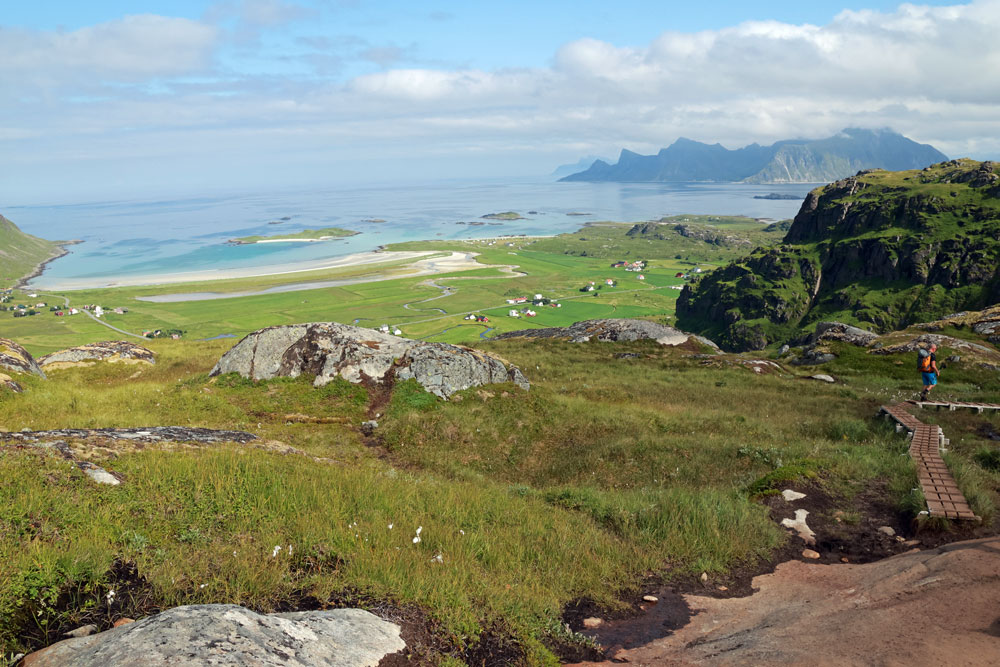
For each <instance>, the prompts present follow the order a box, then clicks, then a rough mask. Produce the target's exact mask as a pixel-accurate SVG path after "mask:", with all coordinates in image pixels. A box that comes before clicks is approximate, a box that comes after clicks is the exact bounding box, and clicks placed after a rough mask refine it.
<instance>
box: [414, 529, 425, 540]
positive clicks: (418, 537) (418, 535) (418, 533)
mask: <svg viewBox="0 0 1000 667" xmlns="http://www.w3.org/2000/svg"><path fill="white" fill-rule="evenodd" d="M423 529H424V527H423V526H417V535H416V537H414V538H413V543H414V544H420V533H421V531H423Z"/></svg>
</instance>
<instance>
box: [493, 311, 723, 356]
mask: <svg viewBox="0 0 1000 667" xmlns="http://www.w3.org/2000/svg"><path fill="white" fill-rule="evenodd" d="M505 338H565V339H567V340H568V341H569V342H571V343H585V342H587V341H589V340H597V341H601V342H604V343H607V342H627V341H635V340H655V341H656V342H657V343H659V344H660V345H667V346H671V347H672V346H676V345H683V344H684V343H687V342H689V341H691V342H697V343H700V344H701V345H704V346H706V347H710V348H712V349H713V350H715V351H718V350H719V348H718V346H717V345H716V344H715V343H713V342H712V341H710V340H709V339H707V338H704V337H702V336H696V335H695V334H690V333H687V332H685V331H681V330H680V329H675V328H674V327H670V326H667V325H665V324H657V323H656V322H649V321H647V320H631V319H625V318H618V319H604V320H584V321H583V322H576V323H574V324H572V325H570V326H568V327H550V328H547V329H522V330H519V331H509V332H507V333H503V334H500V335H498V336H496V337H495V339H494V340H503V339H505Z"/></svg>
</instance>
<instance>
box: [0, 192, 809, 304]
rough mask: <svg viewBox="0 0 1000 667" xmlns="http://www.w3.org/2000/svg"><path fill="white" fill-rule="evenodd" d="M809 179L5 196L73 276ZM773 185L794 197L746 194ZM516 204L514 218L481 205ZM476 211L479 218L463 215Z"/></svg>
mask: <svg viewBox="0 0 1000 667" xmlns="http://www.w3.org/2000/svg"><path fill="white" fill-rule="evenodd" d="M813 187H815V184H812V185H810V184H781V185H746V184H734V183H559V182H513V181H511V182H488V183H481V182H480V183H470V182H449V183H436V184H431V185H427V184H422V185H410V186H399V185H393V186H385V185H380V186H369V187H350V188H346V187H345V188H338V187H331V188H315V189H310V190H299V191H292V190H287V191H275V192H260V191H258V192H250V193H242V194H226V195H213V196H195V195H192V196H189V197H180V198H171V199H150V200H136V201H101V202H89V203H80V204H60V205H50V206H44V205H32V206H13V207H8V208H6V209H5V210H4V215H5V216H6V217H8V218H9V219H10V220H12V221H13V222H14V223H15V224H17V225H18V226H19V227H20V228H21V229H22V230H23V231H25V232H27V233H29V234H33V235H35V236H40V237H42V238H46V239H51V240H69V239H77V240H80V241H81V243H79V244H76V245H72V246H69V247H68V250H69V254H67V255H66V256H64V257H62V258H60V259H57V260H55V261H54V262H51V263H50V264H49V265H48V266H47V267H46V269H45V271H44V273H43V274H42V275H41V276H40V277H38V278H36V279H34V280H33V281H32V282H31V283H30V284H31V286H33V287H35V288H48V289H56V288H73V287H83V286H99V285H110V284H115V283H116V282H117V281H121V280H123V279H128V280H129V282H131V283H133V284H135V283H136V282H137V281H138V282H141V281H142V279H145V278H150V279H155V278H156V277H157V276H164V275H178V274H185V273H188V272H191V273H193V272H202V271H206V270H217V271H226V270H233V269H236V270H242V271H246V270H250V269H252V270H259V272H260V273H267V272H270V270H271V269H277V268H278V267H283V268H285V269H287V267H289V266H296V265H306V264H313V263H315V262H317V261H322V260H328V259H334V258H338V257H343V256H345V255H351V254H354V253H362V252H366V251H371V250H375V249H377V248H379V247H380V246H384V245H387V244H390V243H397V242H401V241H417V240H435V239H437V240H448V239H473V238H496V237H501V236H511V235H527V236H548V235H555V234H561V233H564V232H571V231H575V230H577V229H579V228H580V227H582V226H584V225H585V224H586V223H588V222H594V221H617V222H640V221H647V220H655V219H658V218H660V217H663V216H667V215H674V214H682V213H689V214H716V215H746V216H750V217H754V218H762V219H771V220H781V219H786V218H791V217H793V216H794V215H795V213H796V212H797V211H798V208H799V206H800V205H801V200H802V198H804V197H805V195H806V193H808V192H809V190H810V189H812V188H813ZM771 192H775V193H780V194H789V195H795V196H796V197H798V199H795V200H781V199H754V196H755V195H766V194H768V193H771ZM505 211H514V212H517V213H519V214H520V215H522V216H524V218H525V219H523V220H502V221H501V220H488V219H484V218H483V217H482V216H484V215H488V214H491V213H499V212H505ZM469 223H477V224H469ZM322 227H341V228H345V229H350V230H353V231H356V232H359V233H358V234H357V235H356V236H351V237H348V238H343V239H339V240H332V241H327V242H321V243H266V244H249V245H233V244H229V243H227V241H228V240H229V239H231V238H234V237H241V236H250V235H257V234H260V235H275V234H288V233H293V232H298V231H301V230H304V229H316V228H322Z"/></svg>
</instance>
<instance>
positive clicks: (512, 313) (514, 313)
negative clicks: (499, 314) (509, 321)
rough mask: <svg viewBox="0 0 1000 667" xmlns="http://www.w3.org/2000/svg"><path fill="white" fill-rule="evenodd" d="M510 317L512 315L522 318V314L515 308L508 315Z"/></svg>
mask: <svg viewBox="0 0 1000 667" xmlns="http://www.w3.org/2000/svg"><path fill="white" fill-rule="evenodd" d="M508 315H510V316H511V317H521V313H519V312H517V311H516V310H514V309H513V308H511V310H510V312H509V313H508Z"/></svg>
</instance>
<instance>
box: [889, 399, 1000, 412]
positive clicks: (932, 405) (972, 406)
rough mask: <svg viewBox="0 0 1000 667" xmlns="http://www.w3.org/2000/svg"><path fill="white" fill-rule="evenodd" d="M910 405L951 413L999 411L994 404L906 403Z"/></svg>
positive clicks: (999, 406)
mask: <svg viewBox="0 0 1000 667" xmlns="http://www.w3.org/2000/svg"><path fill="white" fill-rule="evenodd" d="M907 403H910V404H911V405H915V406H917V407H918V408H937V409H938V410H940V409H941V408H948V410H950V411H951V412H954V411H955V410H960V409H968V410H975V411H976V412H979V413H982V412H983V411H985V410H1000V405H997V404H996V403H951V402H943V401H907Z"/></svg>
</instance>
